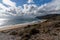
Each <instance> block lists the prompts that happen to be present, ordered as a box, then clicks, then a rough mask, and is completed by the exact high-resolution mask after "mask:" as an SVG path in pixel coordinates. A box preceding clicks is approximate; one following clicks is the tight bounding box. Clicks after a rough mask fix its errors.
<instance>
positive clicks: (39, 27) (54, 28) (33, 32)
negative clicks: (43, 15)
mask: <svg viewBox="0 0 60 40" xmlns="http://www.w3.org/2000/svg"><path fill="white" fill-rule="evenodd" d="M22 26H23V25H22ZM0 40H60V16H55V17H52V18H50V19H48V20H46V21H44V22H42V23H41V22H39V23H37V24H31V25H29V24H28V25H26V26H23V27H20V26H19V27H16V28H14V27H13V29H7V30H3V31H0Z"/></svg>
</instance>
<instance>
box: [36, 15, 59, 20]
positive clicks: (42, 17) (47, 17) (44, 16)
mask: <svg viewBox="0 0 60 40" xmlns="http://www.w3.org/2000/svg"><path fill="white" fill-rule="evenodd" d="M56 16H60V14H47V15H43V16H37V17H36V18H38V19H50V18H52V17H56Z"/></svg>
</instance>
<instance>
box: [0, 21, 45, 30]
mask: <svg viewBox="0 0 60 40" xmlns="http://www.w3.org/2000/svg"><path fill="white" fill-rule="evenodd" d="M44 21H46V20H38V21H33V22H27V23H22V24H15V25H7V26H2V27H0V31H4V30H10V29H15V28H20V27H26V26H28V25H34V24H39V23H41V22H44Z"/></svg>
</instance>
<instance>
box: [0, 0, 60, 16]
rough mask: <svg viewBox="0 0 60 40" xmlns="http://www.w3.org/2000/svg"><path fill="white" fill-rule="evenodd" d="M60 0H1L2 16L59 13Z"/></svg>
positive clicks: (0, 12) (0, 10)
mask: <svg viewBox="0 0 60 40" xmlns="http://www.w3.org/2000/svg"><path fill="white" fill-rule="evenodd" d="M58 10H60V0H0V17H5V16H6V17H8V16H11V17H13V16H14V17H15V16H24V17H33V16H34V17H35V16H39V15H44V14H48V13H50V14H52V13H59V12H58Z"/></svg>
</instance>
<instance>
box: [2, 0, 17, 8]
mask: <svg viewBox="0 0 60 40" xmlns="http://www.w3.org/2000/svg"><path fill="white" fill-rule="evenodd" d="M2 2H3V3H4V4H6V5H9V6H12V7H15V6H16V3H15V2H12V1H11V0H2Z"/></svg>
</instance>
